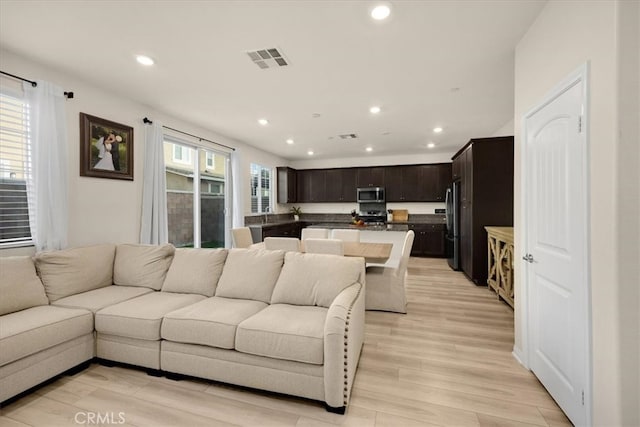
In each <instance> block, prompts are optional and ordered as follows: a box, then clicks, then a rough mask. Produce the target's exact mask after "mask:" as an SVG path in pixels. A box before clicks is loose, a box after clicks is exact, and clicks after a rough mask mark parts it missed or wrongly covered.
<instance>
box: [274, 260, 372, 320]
mask: <svg viewBox="0 0 640 427" xmlns="http://www.w3.org/2000/svg"><path fill="white" fill-rule="evenodd" d="M363 269H364V260H363V258H355V257H341V256H336V255H323V254H306V253H297V252H287V254H286V256H285V258H284V266H283V267H282V272H281V273H280V277H279V278H278V282H277V283H276V286H275V289H274V290H273V295H272V297H271V304H295V305H317V306H320V307H327V308H328V307H329V306H330V305H331V302H332V301H333V300H334V299H335V297H337V296H338V294H339V293H340V292H342V290H343V289H345V288H347V287H349V286H351V285H353V284H354V283H356V282H358V280H361V279H360V276H361V273H362V271H363Z"/></svg>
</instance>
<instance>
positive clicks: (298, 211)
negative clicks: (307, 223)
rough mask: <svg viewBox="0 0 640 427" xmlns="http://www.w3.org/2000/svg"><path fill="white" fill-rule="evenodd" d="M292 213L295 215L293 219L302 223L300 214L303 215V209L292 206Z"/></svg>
mask: <svg viewBox="0 0 640 427" xmlns="http://www.w3.org/2000/svg"><path fill="white" fill-rule="evenodd" d="M291 213H292V214H293V219H294V220H296V221H300V214H301V213H302V207H300V206H298V207H295V206H292V207H291Z"/></svg>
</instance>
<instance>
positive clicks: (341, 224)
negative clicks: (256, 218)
mask: <svg viewBox="0 0 640 427" xmlns="http://www.w3.org/2000/svg"><path fill="white" fill-rule="evenodd" d="M296 223H300V224H303V225H304V226H305V227H306V226H309V227H314V228H344V229H355V230H375V231H383V230H384V231H406V230H408V229H409V228H408V227H409V224H415V225H419V224H443V225H444V224H446V219H445V217H444V215H443V216H442V217H439V216H426V217H422V218H416V219H411V220H409V221H393V222H389V223H387V224H385V225H365V226H356V225H354V224H351V223H350V222H348V221H305V220H300V221H294V220H287V221H282V220H280V221H274V222H267V223H263V224H248V225H247V227H260V228H270V227H277V226H281V225H290V224H296Z"/></svg>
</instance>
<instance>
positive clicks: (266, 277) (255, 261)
mask: <svg viewBox="0 0 640 427" xmlns="http://www.w3.org/2000/svg"><path fill="white" fill-rule="evenodd" d="M283 261H284V251H265V250H260V249H230V250H229V255H227V260H226V261H225V263H224V269H223V270H222V276H221V277H220V281H218V288H217V289H216V296H217V297H225V298H242V299H250V300H254V301H262V302H266V303H267V304H268V303H269V301H270V300H271V293H272V292H273V287H274V285H275V284H276V280H278V276H279V275H280V270H281V269H282V262H283Z"/></svg>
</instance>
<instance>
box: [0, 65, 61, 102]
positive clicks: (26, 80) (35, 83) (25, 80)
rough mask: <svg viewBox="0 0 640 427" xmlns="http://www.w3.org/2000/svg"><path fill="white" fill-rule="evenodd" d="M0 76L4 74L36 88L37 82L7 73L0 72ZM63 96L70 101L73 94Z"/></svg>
mask: <svg viewBox="0 0 640 427" xmlns="http://www.w3.org/2000/svg"><path fill="white" fill-rule="evenodd" d="M0 74H4V75H5V76H8V77H13V78H14V79H18V80H22V81H23V82H27V83H31V86H33V87H36V86H38V82H34V81H33V80H29V79H25V78H24V77H20V76H16V75H15V74H11V73H7V72H5V71H0ZM64 96H66V97H67V99H72V98H73V92H65V93H64Z"/></svg>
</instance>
